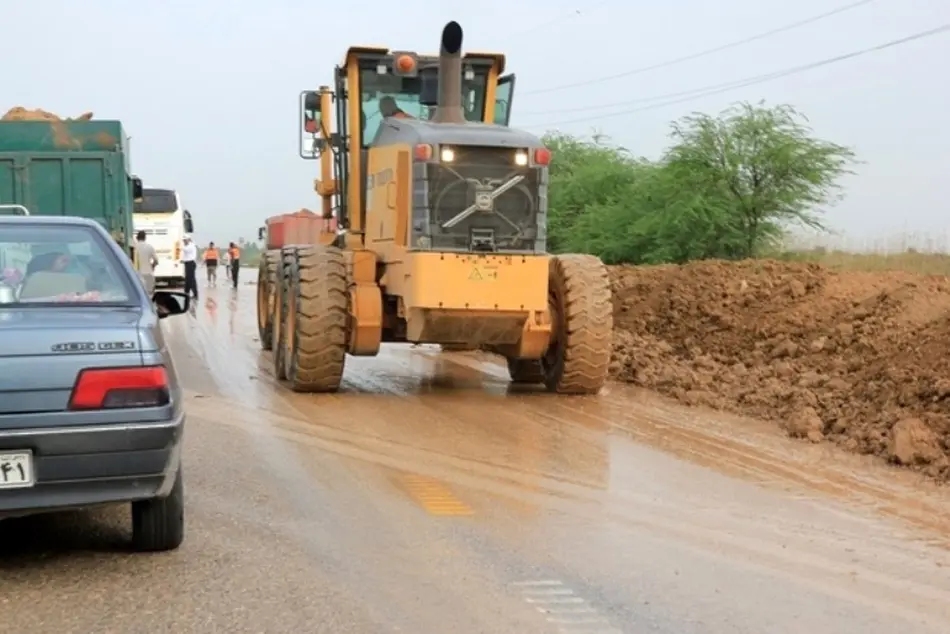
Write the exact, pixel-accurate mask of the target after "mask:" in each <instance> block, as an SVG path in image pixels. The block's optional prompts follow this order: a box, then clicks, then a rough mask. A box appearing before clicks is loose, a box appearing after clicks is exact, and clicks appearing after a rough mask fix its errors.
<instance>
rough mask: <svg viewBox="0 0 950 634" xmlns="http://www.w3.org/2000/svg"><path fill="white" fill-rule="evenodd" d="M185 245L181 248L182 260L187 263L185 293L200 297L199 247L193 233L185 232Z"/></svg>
mask: <svg viewBox="0 0 950 634" xmlns="http://www.w3.org/2000/svg"><path fill="white" fill-rule="evenodd" d="M184 241H185V246H184V247H182V250H181V261H182V264H184V265H185V295H191V296H192V297H194V298H195V299H198V277H197V271H198V247H197V246H196V245H195V243H194V242H193V241H192V239H191V234H187V233H186V234H185V238H184Z"/></svg>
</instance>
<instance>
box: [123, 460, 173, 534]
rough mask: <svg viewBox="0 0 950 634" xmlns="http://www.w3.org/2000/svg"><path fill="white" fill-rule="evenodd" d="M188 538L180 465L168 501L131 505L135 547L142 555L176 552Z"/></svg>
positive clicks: (154, 500) (143, 502) (133, 503)
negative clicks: (186, 534) (186, 536)
mask: <svg viewBox="0 0 950 634" xmlns="http://www.w3.org/2000/svg"><path fill="white" fill-rule="evenodd" d="M184 538H185V486H184V481H183V479H182V469H181V466H180V465H179V467H178V472H177V473H176V475H175V484H174V485H173V486H172V490H171V493H169V494H168V496H167V497H163V498H153V499H151V500H138V501H136V502H132V547H133V548H134V549H135V550H137V551H139V552H158V551H164V550H175V549H176V548H178V547H179V546H181V543H182V541H184Z"/></svg>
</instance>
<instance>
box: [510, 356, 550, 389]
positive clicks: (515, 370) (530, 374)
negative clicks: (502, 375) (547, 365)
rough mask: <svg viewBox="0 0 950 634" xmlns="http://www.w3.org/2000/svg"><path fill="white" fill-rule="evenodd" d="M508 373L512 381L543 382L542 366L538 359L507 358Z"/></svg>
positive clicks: (524, 382)
mask: <svg viewBox="0 0 950 634" xmlns="http://www.w3.org/2000/svg"><path fill="white" fill-rule="evenodd" d="M508 374H509V375H510V376H511V382H512V383H522V384H526V385H527V384H534V383H544V376H545V375H544V367H543V366H542V365H541V361H540V360H538V359H508Z"/></svg>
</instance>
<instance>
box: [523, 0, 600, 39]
mask: <svg viewBox="0 0 950 634" xmlns="http://www.w3.org/2000/svg"><path fill="white" fill-rule="evenodd" d="M609 1H610V0H602V2H597V3H595V4H593V5H592V6H589V7H586V8H585V9H584V10H583V12H582V11H581V9H574V10H573V11H571V13H565V14H562V15H559V16H557V17H555V18H554V19H552V20H548V21H547V22H541V23H540V24H535V25H534V26H529V27H528V28H527V29H524V30H523V31H515V32H514V33H509V34H508V35H507V36H506V37H521V36H523V35H527V34H529V33H534V32H535V31H540V30H541V29H546V28H548V27H549V26H554V25H555V24H557V23H558V22H561V21H562V20H567V19H570V18H573V17H574V16H577V15H584V13H585V12H586V13H592V12H593V11H595V10H597V9H599V8H600V7H602V6H604V5H605V4H607V3H608V2H609Z"/></svg>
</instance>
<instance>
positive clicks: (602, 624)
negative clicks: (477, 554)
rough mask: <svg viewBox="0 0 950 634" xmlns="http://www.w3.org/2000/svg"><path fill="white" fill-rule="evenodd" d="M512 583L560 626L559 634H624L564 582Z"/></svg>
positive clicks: (549, 621) (525, 599)
mask: <svg viewBox="0 0 950 634" xmlns="http://www.w3.org/2000/svg"><path fill="white" fill-rule="evenodd" d="M512 585H514V586H516V587H517V588H518V590H519V591H520V592H521V598H522V599H524V601H525V603H528V604H530V605H531V606H532V607H534V609H536V610H537V611H538V612H540V613H541V614H543V615H544V617H545V619H546V620H547V622H548V623H551V624H552V625H556V626H557V627H558V630H557V631H558V632H559V634H581V633H582V632H586V633H587V634H623V632H622V631H621V630H619V629H617V628H615V627H612V626H611V625H610V622H609V621H608V620H607V618H606V617H603V616H601V615H600V614H598V613H597V610H596V609H595V608H594V607H593V606H591V605H590V604H588V603H587V601H586V600H584V598H583V597H579V596H577V595H576V594H575V593H574V591H573V590H571V589H570V588H568V587H567V586H565V585H564V584H563V583H562V582H560V581H557V580H554V579H538V580H534V581H517V582H515V583H513V584H512Z"/></svg>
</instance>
